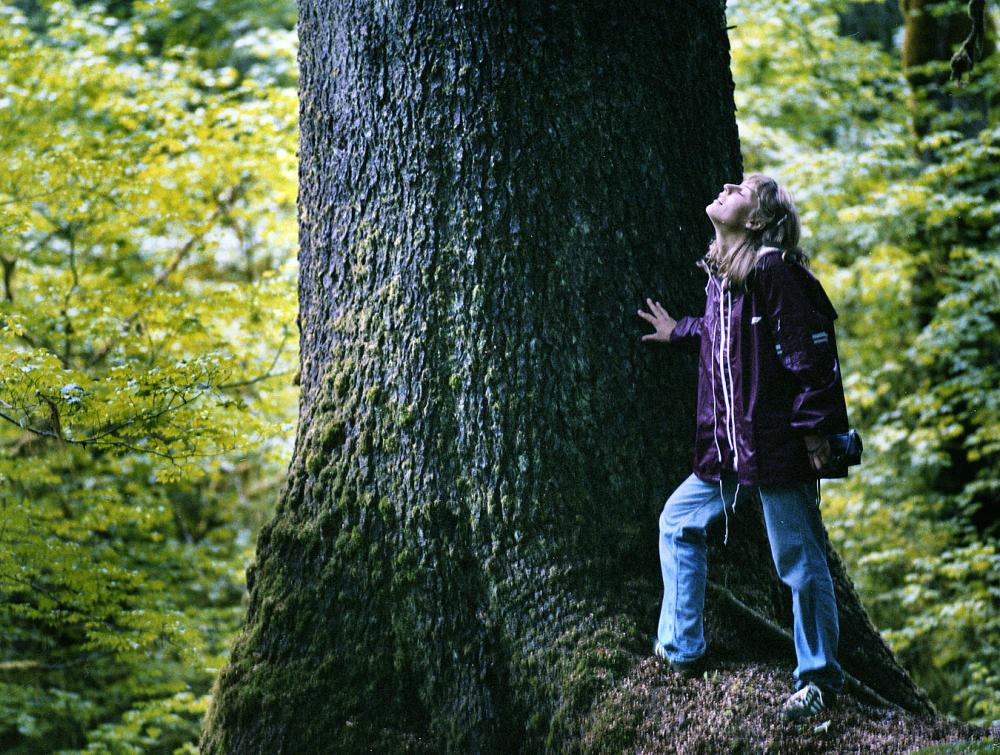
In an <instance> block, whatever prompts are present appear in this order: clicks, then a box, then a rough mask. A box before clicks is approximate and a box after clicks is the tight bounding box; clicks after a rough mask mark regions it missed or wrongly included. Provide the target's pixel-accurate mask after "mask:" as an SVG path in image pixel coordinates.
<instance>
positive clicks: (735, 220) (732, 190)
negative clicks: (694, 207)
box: [705, 180, 757, 231]
mask: <svg viewBox="0 0 1000 755" xmlns="http://www.w3.org/2000/svg"><path fill="white" fill-rule="evenodd" d="M756 208H757V192H756V191H755V190H754V187H753V185H752V184H749V183H747V182H746V181H745V180H744V181H743V183H739V184H723V186H722V191H721V192H719V196H718V197H716V199H715V201H713V202H712V204H710V205H709V206H708V207H706V208H705V212H706V213H708V217H709V218H710V219H711V221H712V223H713V224H714V225H716V226H721V227H723V228H726V229H727V230H731V231H745V230H746V229H747V220H748V219H749V217H750V213H751V212H753V211H754V210H755V209H756Z"/></svg>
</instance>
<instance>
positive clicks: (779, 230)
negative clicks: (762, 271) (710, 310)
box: [700, 173, 808, 286]
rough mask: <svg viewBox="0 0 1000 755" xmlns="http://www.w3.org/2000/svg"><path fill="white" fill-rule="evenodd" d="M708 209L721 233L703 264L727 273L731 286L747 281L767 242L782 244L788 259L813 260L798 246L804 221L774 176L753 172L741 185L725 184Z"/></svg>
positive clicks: (710, 270) (712, 244)
mask: <svg viewBox="0 0 1000 755" xmlns="http://www.w3.org/2000/svg"><path fill="white" fill-rule="evenodd" d="M706 212H707V213H708V216H709V218H710V219H711V220H712V223H713V224H714V225H715V227H716V237H715V238H714V239H712V242H711V243H710V244H709V247H708V253H707V254H706V255H705V257H704V259H703V260H702V262H701V263H700V264H701V266H702V267H703V268H705V269H706V270H708V271H709V272H713V273H715V274H717V275H720V276H723V277H725V278H728V279H729V281H730V283H731V285H733V286H742V285H743V284H744V283H745V282H746V279H747V278H748V277H749V275H750V273H751V271H752V270H753V268H754V264H755V263H756V261H757V253H758V252H759V251H760V250H761V249H762V248H763V247H777V248H778V249H781V250H782V254H783V255H784V257H785V258H786V259H789V260H792V261H795V262H799V263H801V264H807V263H808V258H807V257H806V255H805V254H804V253H803V252H802V250H801V249H800V248H799V236H800V233H801V226H800V224H799V213H798V211H797V210H796V209H795V203H794V202H793V201H792V198H791V196H790V195H789V193H788V191H787V190H786V189H785V187H783V186H781V185H780V184H779V183H778V182H777V181H775V180H774V179H773V178H771V177H770V176H765V175H763V174H762V173H751V174H750V175H748V176H746V177H745V178H744V179H743V183H741V184H725V186H724V187H723V189H722V192H721V193H720V194H719V197H718V198H717V199H716V200H715V201H714V202H712V204H710V205H709V206H708V207H707V208H706ZM721 239H729V240H730V243H729V244H724V243H723V242H722V241H720V240H721Z"/></svg>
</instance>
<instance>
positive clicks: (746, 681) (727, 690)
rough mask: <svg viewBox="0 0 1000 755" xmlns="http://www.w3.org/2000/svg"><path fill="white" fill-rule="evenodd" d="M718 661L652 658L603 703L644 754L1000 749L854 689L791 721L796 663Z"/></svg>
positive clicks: (955, 725) (975, 733)
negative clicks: (686, 665) (695, 671)
mask: <svg viewBox="0 0 1000 755" xmlns="http://www.w3.org/2000/svg"><path fill="white" fill-rule="evenodd" d="M712 665H713V666H714V668H713V669H712V670H711V671H708V672H706V673H705V674H704V675H703V676H702V677H701V678H697V679H690V680H689V679H684V678H683V677H681V676H679V675H677V674H675V673H674V672H672V671H671V670H670V669H669V668H668V667H667V666H666V664H664V663H663V661H661V660H660V659H658V658H655V657H650V658H649V659H646V660H644V661H642V662H641V663H639V664H638V665H637V666H636V668H635V669H634V671H633V673H632V674H631V675H630V677H629V679H628V680H626V682H625V683H624V684H623V685H622V686H619V687H618V688H617V690H616V691H615V692H613V693H612V694H611V697H612V698H618V699H617V700H608V701H607V703H608V704H606V705H602V706H601V707H602V708H603V709H604V710H606V711H610V710H616V711H617V714H616V715H615V716H614V718H615V719H617V720H618V721H620V722H621V721H624V720H625V719H631V721H632V722H633V723H638V731H639V737H638V747H637V749H636V751H637V752H640V753H684V754H685V755H687V754H694V753H705V754H706V755H707V754H709V753H711V754H713V755H714V754H715V753H912V752H916V751H918V750H920V749H922V748H926V747H930V746H933V745H945V744H949V743H955V744H957V743H965V744H957V746H955V747H951V748H948V749H946V750H942V752H949V753H951V752H978V753H990V752H996V753H998V754H1000V744H998V742H1000V739H998V738H997V736H996V735H997V732H993V733H992V736H991V732H989V731H987V730H985V729H980V728H978V727H975V726H971V725H969V724H965V723H961V722H958V721H954V720H951V719H948V718H943V717H933V716H917V715H914V714H911V713H907V712H905V711H903V710H901V709H898V708H885V707H879V706H876V705H872V704H869V703H867V702H864V701H860V700H858V699H856V698H854V697H852V696H851V695H850V694H848V693H845V694H843V695H841V696H840V697H839V698H838V699H837V701H836V702H835V703H834V705H833V706H831V707H830V708H828V709H827V710H826V711H823V712H822V713H820V714H819V715H818V716H816V717H814V718H812V719H809V720H806V721H801V722H795V723H790V722H785V721H783V720H782V718H781V706H782V703H783V702H784V701H785V699H786V698H787V697H788V695H790V694H791V693H792V692H793V691H794V688H793V685H792V679H791V667H790V666H789V667H782V666H780V665H777V664H770V663H752V662H751V663H747V662H733V661H725V660H722V659H719V660H718V661H717V662H715V663H713V664H712ZM651 711H655V713H654V714H650V712H651ZM608 723H609V724H610V727H609V728H612V729H613V728H615V725H614V723H612V721H611V720H609V721H608ZM597 729H598V730H600V729H603V733H604V734H608V733H610V732H609V731H608V728H605V727H600V726H599V727H597ZM595 733H597V731H595ZM602 739H603V737H602Z"/></svg>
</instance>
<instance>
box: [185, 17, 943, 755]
mask: <svg viewBox="0 0 1000 755" xmlns="http://www.w3.org/2000/svg"><path fill="white" fill-rule="evenodd" d="M299 29H300V36H301V51H300V65H301V111H300V115H301V153H300V161H301V163H300V181H301V183H300V197H299V206H300V243H301V252H300V262H301V278H300V290H299V295H300V306H301V315H300V323H301V347H302V348H301V353H302V367H301V386H302V399H301V405H300V423H299V429H298V434H297V438H296V447H295V454H294V458H293V460H292V463H291V465H290V468H289V472H288V478H287V482H286V485H285V488H284V490H283V492H282V495H281V500H280V502H279V504H278V508H277V512H276V514H275V517H274V519H273V520H272V521H271V522H270V523H269V524H268V525H266V526H265V527H264V529H263V530H262V532H261V534H260V538H259V541H258V548H257V559H256V562H255V564H254V565H253V566H252V567H251V569H250V571H249V572H248V585H249V590H250V606H249V611H248V614H247V619H246V625H245V628H244V630H243V633H242V635H241V637H240V639H239V641H238V642H237V644H236V646H235V648H234V650H233V654H232V658H231V661H230V663H229V665H228V666H227V668H226V669H225V670H224V671H223V672H222V674H221V675H220V677H219V680H218V683H217V687H216V691H215V702H214V705H213V708H212V710H211V711H210V714H209V717H208V720H207V725H206V731H205V735H204V739H203V743H202V744H203V747H204V750H205V751H206V752H267V753H274V752H325V751H338V750H343V751H358V750H363V749H368V748H375V749H377V750H389V751H399V750H421V749H427V750H432V751H442V750H449V751H456V750H458V751H461V750H467V751H497V750H500V751H508V750H511V749H522V750H527V751H537V750H542V749H553V750H575V749H580V748H582V747H588V748H595V747H596V748H598V749H602V748H603V749H609V750H613V751H615V750H620V749H623V748H640V747H645V746H648V747H654V748H655V747H659V746H663V747H664V748H666V749H671V748H672V747H673V746H674V745H672V744H671V742H674V743H676V742H677V741H679V740H677V739H676V737H681V736H688V734H690V733H691V732H694V733H695V734H697V730H696V729H697V727H695V728H692V727H690V726H687V727H685V725H684V722H683V721H681V720H680V718H678V716H682V715H684V714H683V712H682V711H684V710H692V708H691V707H690V706H691V705H693V704H695V703H696V702H697V698H698V694H702V696H703V697H704V695H708V697H709V698H710V697H711V695H712V694H715V693H717V692H718V691H719V690H722V689H724V688H725V684H726V683H728V682H725V680H727V679H728V680H734V679H737V678H747V679H749V678H751V676H753V675H754V674H755V675H756V676H753V678H754V679H756V680H757V681H755V682H753V684H751V685H750V686H748V687H745V689H746V690H749V692H750V698H748V700H750V701H751V702H752V704H753V705H754V706H756V707H757V708H760V709H761V710H767V711H769V712H770V713H769V715H770V714H773V706H772V705H771V703H773V702H774V701H773V700H772V701H770V702H767V701H761V700H759V699H757V697H756V695H757V692H756V690H758V689H760V690H763V689H764V688H767V689H771V690H779V692H781V693H787V692H789V691H790V686H789V685H788V684H787V681H786V676H785V675H786V674H787V673H788V672H789V671H790V669H791V667H792V663H793V657H792V656H791V654H790V651H789V650H788V649H787V648H785V647H783V646H782V638H781V637H780V632H779V633H777V634H775V633H774V632H771V634H767V633H766V632H765V631H764V630H763V629H762V627H764V626H765V623H762V621H761V617H763V618H764V619H766V620H767V621H770V622H773V623H774V624H777V625H781V626H784V627H788V626H789V625H790V617H791V609H790V598H789V597H788V596H787V595H786V593H785V591H784V589H783V588H782V586H781V585H780V583H779V582H778V581H777V579H776V577H775V576H774V573H773V572H774V569H773V566H772V564H771V561H770V556H769V552H768V550H767V543H766V539H765V535H764V531H763V526H762V522H761V518H760V513H759V507H757V508H755V507H754V506H752V505H748V506H744V505H743V504H741V509H742V510H741V512H740V514H739V516H738V517H737V519H736V521H735V522H731V524H730V527H731V530H733V529H735V531H731V535H730V545H729V546H728V547H727V548H724V549H723V548H721V546H720V544H719V543H718V542H717V540H718V538H715V539H713V543H712V552H711V554H710V558H711V564H712V566H711V568H712V575H711V576H712V579H713V580H714V582H715V584H716V585H718V586H724V587H725V589H726V591H727V592H725V593H722V592H718V593H712V595H710V597H709V612H710V613H709V617H708V624H709V638H710V641H711V642H712V643H713V647H714V648H715V649H714V650H713V653H714V654H715V656H716V657H717V659H718V660H719V662H720V664H721V665H722V667H723V669H724V675H723V681H715V682H712V681H704V682H690V683H686V684H689V685H693V686H690V687H684V686H683V685H682V686H677V685H678V684H679V682H678V681H677V680H676V679H674V678H672V677H669V676H668V675H667V674H666V673H665V672H664V671H663V669H662V667H660V666H658V665H656V664H655V663H654V662H653V661H652V660H651V659H650V658H649V649H650V643H651V636H652V633H653V631H654V629H655V622H656V614H657V611H658V608H659V601H660V595H661V592H662V585H661V584H660V583H659V570H658V567H657V564H656V519H657V515H658V513H659V510H660V508H661V507H662V505H663V501H664V500H665V498H666V496H667V495H668V494H669V493H670V491H671V490H672V488H673V486H674V485H676V484H677V483H678V482H680V480H681V479H683V477H684V476H685V475H686V474H687V473H688V470H689V468H690V456H691V441H692V438H693V425H692V421H693V415H694V397H695V396H694V387H695V363H694V361H693V360H692V359H691V358H689V356H687V355H683V354H680V353H678V352H674V351H671V350H669V349H665V348H662V347H657V348H655V349H651V348H649V347H648V346H647V345H641V344H640V343H639V340H638V339H639V336H640V335H641V334H642V333H644V332H646V330H647V327H646V326H645V323H644V322H642V321H641V320H639V318H637V317H636V316H635V311H636V309H637V307H638V306H639V304H640V303H641V302H643V300H644V298H645V297H646V296H647V295H650V296H653V297H655V298H657V299H659V300H660V301H662V302H663V303H664V304H665V306H667V307H668V309H670V311H671V312H672V313H675V314H684V313H691V312H696V311H699V310H700V308H701V306H702V303H703V291H702V287H703V285H704V283H703V281H702V280H701V279H700V276H699V275H698V274H697V271H696V269H695V267H694V265H693V262H694V260H695V259H697V258H698V257H699V256H700V255H701V254H702V253H703V251H704V248H705V245H706V242H707V240H708V235H709V230H710V226H709V225H708V222H707V219H706V217H705V214H704V206H705V205H706V204H707V203H708V201H709V200H710V199H711V198H712V197H713V196H714V195H715V194H716V192H717V191H718V188H719V186H720V185H721V183H722V182H723V181H724V180H736V179H738V178H739V176H740V157H739V149H738V140H737V133H736V126H735V120H734V105H733V98H732V88H733V84H732V80H731V78H730V75H729V70H728V43H727V39H726V32H725V18H724V13H723V7H722V5H721V4H712V3H690V2H681V1H676V2H663V1H662V0H656V2H635V3H631V4H629V5H628V7H622V6H614V7H613V8H608V9H601V8H598V7H596V4H590V3H570V2H558V1H556V2H546V3H493V4H489V5H488V6H487V4H480V3H475V2H467V3H465V4H462V3H458V4H457V5H455V6H454V7H449V4H446V3H437V2H431V3H427V4H426V5H423V6H421V5H420V4H418V5H417V6H414V5H413V4H411V3H407V2H398V3H394V2H384V3H367V2H359V3H347V2H340V3H331V2H324V1H321V0H302V2H301V5H300V20H299ZM716 534H717V533H716ZM834 571H835V578H836V581H837V586H838V597H839V599H840V601H841V616H842V626H843V627H844V632H843V640H842V654H843V656H844V660H845V663H846V665H847V668H848V669H849V670H852V671H853V672H854V673H855V674H856V675H857V676H859V677H861V678H862V679H863V681H865V682H866V683H867V684H869V685H870V686H872V687H874V688H875V689H876V690H877V691H878V693H879V694H881V695H882V696H884V697H886V698H888V699H890V700H892V701H895V702H897V703H899V704H900V705H902V706H904V707H906V708H909V709H911V710H916V711H922V712H929V710H930V706H929V703H928V702H927V700H926V697H924V696H923V695H922V694H921V693H920V691H919V690H917V689H916V688H915V687H914V686H913V684H912V683H911V682H910V680H909V678H908V677H907V676H906V675H905V673H904V672H903V671H902V670H901V669H900V668H899V667H898V666H897V665H896V664H895V662H894V660H893V659H892V657H891V654H890V653H889V652H888V651H887V649H886V648H885V646H884V644H883V643H882V642H881V640H880V639H879V637H878V635H877V633H875V632H874V630H873V629H872V627H871V625H870V623H869V622H868V621H867V619H866V618H865V614H864V611H863V609H862V608H861V606H860V604H859V602H858V600H857V597H856V596H855V595H854V593H853V591H852V590H851V588H850V584H849V582H848V580H847V579H846V577H845V576H844V573H843V570H842V569H841V568H839V562H837V561H835V569H834ZM731 598H734V599H735V600H736V601H739V603H736V602H734V601H733V600H732V599H731ZM740 605H743V606H749V607H751V609H752V612H750V613H748V612H747V611H746V610H743V609H741V608H740ZM776 659H780V660H776ZM727 664H728V665H727ZM726 669H729V671H726ZM741 673H744V674H750V675H751V676H746V677H738V675H739V674H741ZM778 680H780V681H778ZM768 685H770V686H768ZM698 690H701V692H700V693H699V692H698ZM713 690H714V692H713ZM779 692H773V693H772V694H779ZM761 694H763V693H761ZM664 696H666V698H665V697H664ZM706 699H707V698H706ZM665 700H666V701H665ZM749 704H751V703H750V702H748V705H749ZM671 706H672V707H671ZM685 706H687V707H685ZM852 710H854V711H855V715H856V717H858V720H859V721H861V720H864V721H867V719H865V718H864V716H863V715H861V714H859V713H857V710H861V709H860V708H857V709H852ZM679 711H681V712H680V713H679ZM757 713H758V714H759V713H760V711H757ZM739 718H740V720H743V717H739ZM869 718H870V719H872V720H876V719H878V720H883V721H884V720H887V719H886V715H885V712H884V711H881V712H875V713H871V714H870V716H869ZM751 719H753V717H752V716H750V715H747V716H746V717H745V720H746V721H748V722H751ZM757 719H760V715H757ZM757 719H753V720H757ZM708 721H710V719H709V718H708V717H706V718H705V719H704V722H708ZM678 722H679V723H678ZM890 724H891V725H889V728H892V727H895V729H894V730H893V732H894V733H893V736H899V732H901V731H903V730H904V728H905V727H901V725H899V724H898V722H897V723H891V722H890ZM853 725H854V726H855V728H857V729H858V730H860V729H862V728H864V727H863V726H862V724H861V723H855V724H853ZM865 725H867V724H865ZM740 726H742V724H740ZM747 726H756V724H752V723H747ZM873 726H874V724H873ZM663 727H667V728H668V729H669V730H670V731H671V732H673V734H674V735H676V736H675V738H674V739H673V740H671V739H670V738H668V737H665V736H664V734H663V733H662V732H661V729H662V728H663ZM887 730H888V729H887ZM685 731H687V732H688V734H685V733H684V732H685ZM739 731H743V732H744V733H743V734H738V735H737V736H742V737H744V738H747V739H748V741H751V740H752V741H755V742H758V743H759V741H760V740H759V736H758V735H757V734H752V733H749V732H750V729H745V730H744V729H740V730H739ZM754 731H756V729H754ZM809 732H811V727H809V728H808V730H807V731H806V733H805V734H802V735H801V736H804V737H806V738H808V737H810V736H818V737H822V736H823V735H821V734H818V735H813V734H810V733H809ZM713 736H715V737H719V736H727V737H728V736H730V733H729V732H727V731H725V730H724V729H719V730H718V731H715V732H714V733H712V732H709V733H708V734H706V735H705V737H703V739H704V741H708V740H710V739H711V738H712V737H713ZM768 736H772V735H768ZM789 736H791V735H789ZM754 737H757V739H753V738H754ZM706 738H707V739H706ZM727 741H728V740H727ZM789 741H790V740H789ZM844 741H849V739H848V740H844ZM643 742H646V744H645V745H644V744H643Z"/></svg>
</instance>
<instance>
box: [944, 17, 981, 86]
mask: <svg viewBox="0 0 1000 755" xmlns="http://www.w3.org/2000/svg"><path fill="white" fill-rule="evenodd" d="M969 18H970V19H971V21H972V29H971V30H970V31H969V36H967V37H966V38H965V41H964V42H962V46H961V47H960V48H959V50H958V52H956V53H955V54H954V55H952V57H951V80H952V81H961V80H962V76H964V75H965V74H967V73H968V72H969V71H971V70H972V66H973V64H974V63H975V62H976V61H978V60H979V59H981V58H982V57H983V46H984V45H985V43H986V0H969Z"/></svg>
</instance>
